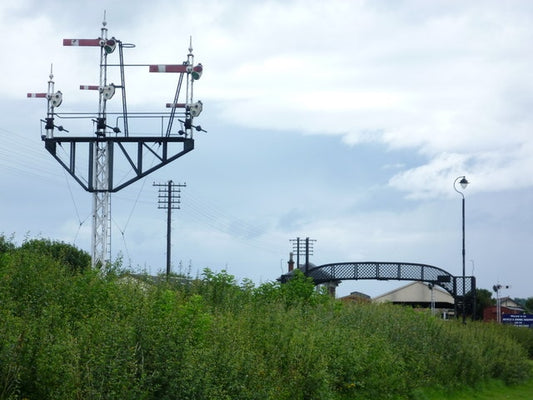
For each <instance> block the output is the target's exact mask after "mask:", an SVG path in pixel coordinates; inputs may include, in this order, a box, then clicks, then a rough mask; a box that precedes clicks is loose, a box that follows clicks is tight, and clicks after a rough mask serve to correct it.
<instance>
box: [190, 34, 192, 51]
mask: <svg viewBox="0 0 533 400" xmlns="http://www.w3.org/2000/svg"><path fill="white" fill-rule="evenodd" d="M189 54H192V36H189Z"/></svg>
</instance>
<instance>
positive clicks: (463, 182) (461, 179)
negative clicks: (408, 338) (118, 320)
mask: <svg viewBox="0 0 533 400" xmlns="http://www.w3.org/2000/svg"><path fill="white" fill-rule="evenodd" d="M457 182H459V184H460V185H461V187H462V188H463V190H464V189H466V187H467V186H468V184H469V183H470V182H468V181H467V180H466V177H465V176H460V177H458V178H456V179H455V181H454V182H453V188H454V189H455V191H456V192H457V193H459V194H460V195H461V197H462V206H463V207H462V210H463V212H462V220H463V310H462V311H463V324H466V309H465V307H466V304H465V302H466V295H465V195H464V194H463V192H461V191H460V190H458V189H457Z"/></svg>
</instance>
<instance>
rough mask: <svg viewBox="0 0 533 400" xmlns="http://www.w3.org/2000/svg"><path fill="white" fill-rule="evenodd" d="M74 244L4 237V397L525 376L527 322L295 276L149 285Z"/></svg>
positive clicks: (375, 389)
mask: <svg viewBox="0 0 533 400" xmlns="http://www.w3.org/2000/svg"><path fill="white" fill-rule="evenodd" d="M53 249H63V250H61V251H59V250H58V251H56V250H53ZM74 250H76V251H74ZM78 252H79V250H77V249H73V248H70V246H68V245H65V244H59V243H56V242H50V241H42V240H39V241H27V242H26V243H24V244H23V245H22V246H19V247H17V246H15V245H14V244H13V243H12V242H11V241H10V240H9V239H6V238H4V237H1V236H0V321H2V323H1V324H0V399H132V400H133V399H146V400H149V399H176V398H179V399H232V400H234V399H281V400H282V399H291V400H298V399H302V400H304V399H321V400H324V399H326V400H327V399H332V400H334V399H335V400H336V399H421V398H423V397H421V396H422V394H423V393H424V390H426V389H427V388H441V389H443V390H452V389H454V388H459V387H463V386H468V387H475V386H476V385H483V384H484V383H485V382H487V381H489V380H491V379H498V380H500V381H502V382H504V383H506V384H514V383H520V382H524V381H526V380H527V379H529V378H530V374H531V368H530V364H529V363H528V352H529V355H530V356H531V347H532V343H533V332H531V330H527V329H520V328H513V327H507V326H506V327H503V326H499V325H496V324H482V323H472V324H468V325H466V326H463V325H462V324H460V323H455V322H450V321H441V320H438V319H435V318H434V317H432V316H430V315H429V314H425V313H421V312H417V311H414V310H412V309H410V308H402V307H397V306H392V305H376V304H343V303H340V302H338V301H335V300H333V299H331V298H329V297H328V296H327V295H326V294H325V293H320V292H317V291H315V290H314V287H313V284H312V282H310V281H309V279H308V278H306V277H305V276H304V275H303V274H301V273H299V271H296V274H295V276H294V278H293V279H292V280H291V281H289V282H288V283H287V284H284V285H281V284H279V283H277V282H269V283H265V284H262V285H260V286H258V287H255V285H253V284H252V283H251V282H249V281H244V282H242V283H238V282H237V281H236V280H235V278H234V277H233V276H231V275H229V274H227V273H226V272H224V271H223V272H221V273H214V272H212V271H210V270H205V271H204V274H203V275H202V277H201V278H200V279H183V277H174V278H172V277H171V279H168V280H164V279H161V280H159V281H156V282H154V281H153V280H150V279H148V277H145V278H144V279H143V278H142V277H140V278H139V277H137V276H132V275H128V274H125V273H123V272H120V268H108V269H107V270H106V271H105V273H103V272H102V271H98V270H94V269H91V268H88V264H87V263H86V261H87V260H86V257H85V255H84V253H83V252H80V253H78ZM66 254H71V255H73V256H74V257H67V256H66Z"/></svg>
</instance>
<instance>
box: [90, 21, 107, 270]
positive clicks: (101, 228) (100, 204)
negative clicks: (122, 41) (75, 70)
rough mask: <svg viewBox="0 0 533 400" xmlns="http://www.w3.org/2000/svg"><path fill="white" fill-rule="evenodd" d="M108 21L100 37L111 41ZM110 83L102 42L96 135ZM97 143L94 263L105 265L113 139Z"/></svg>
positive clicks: (102, 127) (103, 118) (101, 128)
mask: <svg viewBox="0 0 533 400" xmlns="http://www.w3.org/2000/svg"><path fill="white" fill-rule="evenodd" d="M106 25H107V22H106V21H105V14H104V21H103V23H102V34H101V37H100V40H101V41H102V42H103V43H104V44H106V43H107V28H106ZM106 86H107V51H106V48H105V46H100V90H99V100H98V118H97V121H96V135H97V137H99V138H105V136H106V101H107V99H106V97H105V96H104V90H102V88H105V87H106ZM93 146H94V149H93V151H94V155H95V157H94V165H93V171H94V174H93V180H94V181H93V187H94V189H95V191H94V193H93V225H92V226H93V228H92V263H93V266H96V265H100V266H103V265H105V264H107V263H108V262H110V260H111V193H110V192H109V190H110V188H109V187H108V186H109V142H108V141H105V140H102V141H100V140H96V141H95V142H94V144H93Z"/></svg>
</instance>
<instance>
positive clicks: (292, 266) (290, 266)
mask: <svg viewBox="0 0 533 400" xmlns="http://www.w3.org/2000/svg"><path fill="white" fill-rule="evenodd" d="M292 256H293V253H292V252H290V253H289V261H288V262H287V264H289V272H291V271H292V270H293V269H294V260H293V258H292Z"/></svg>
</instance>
